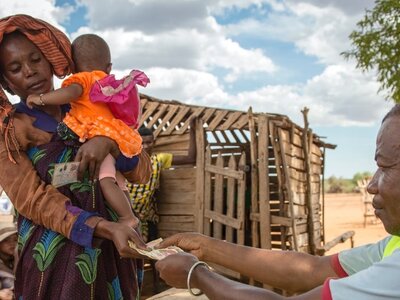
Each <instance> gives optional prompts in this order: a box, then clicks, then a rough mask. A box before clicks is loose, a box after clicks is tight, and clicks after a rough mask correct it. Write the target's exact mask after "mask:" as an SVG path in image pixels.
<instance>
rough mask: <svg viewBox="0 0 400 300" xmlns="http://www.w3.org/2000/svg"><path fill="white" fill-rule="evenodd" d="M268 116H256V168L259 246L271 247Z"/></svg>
mask: <svg viewBox="0 0 400 300" xmlns="http://www.w3.org/2000/svg"><path fill="white" fill-rule="evenodd" d="M268 146H269V130H268V117H267V116H266V115H260V116H259V117H258V170H259V174H258V175H259V177H258V180H259V183H260V186H259V200H258V202H259V205H260V206H259V208H260V236H261V239H260V241H261V248H264V249H271V215H270V206H269V172H268Z"/></svg>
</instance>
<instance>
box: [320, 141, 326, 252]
mask: <svg viewBox="0 0 400 300" xmlns="http://www.w3.org/2000/svg"><path fill="white" fill-rule="evenodd" d="M325 151H326V148H325V146H324V148H323V152H322V183H321V184H322V186H321V193H322V243H323V245H325Z"/></svg>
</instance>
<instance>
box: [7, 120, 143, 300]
mask: <svg viewBox="0 0 400 300" xmlns="http://www.w3.org/2000/svg"><path fill="white" fill-rule="evenodd" d="M62 124H63V123H60V125H59V126H58V132H56V133H54V135H53V138H52V140H51V142H50V143H48V144H44V145H41V146H39V147H35V148H32V149H30V151H29V152H28V155H29V157H30V158H31V160H32V163H33V164H34V166H35V169H36V170H37V172H38V174H39V176H40V178H41V179H42V180H43V181H45V182H47V183H50V182H51V180H52V174H53V171H54V164H55V163H61V162H69V161H72V160H73V159H74V157H75V154H76V152H77V151H78V149H79V146H80V143H79V142H78V139H77V138H76V136H75V135H74V134H73V133H72V132H71V131H70V130H68V128H67V127H66V126H65V125H64V126H63V125H62ZM59 191H60V192H61V193H63V194H64V195H66V196H67V197H69V199H70V200H71V204H72V206H74V207H78V208H81V209H83V210H84V211H86V212H87V214H95V215H99V216H101V217H104V218H106V219H108V220H113V221H116V220H117V218H118V217H117V215H116V214H115V213H114V212H113V211H112V210H111V208H109V207H108V206H107V204H106V202H105V201H104V200H103V196H102V193H101V189H100V186H99V184H98V183H93V184H92V183H89V180H88V177H87V176H85V178H84V180H83V181H82V182H79V183H72V184H69V185H65V186H62V187H60V188H59ZM41 209H43V210H46V207H43V208H41ZM78 234H79V233H78ZM18 235H19V236H18V250H19V257H20V259H19V261H18V265H17V270H16V282H15V297H16V299H18V300H20V299H68V300H69V299H96V300H97V299H139V298H140V285H141V282H142V279H143V265H142V264H143V262H142V260H134V259H127V258H124V259H121V258H120V256H119V254H118V251H117V250H116V248H115V246H114V244H113V242H112V241H109V240H97V241H94V242H93V244H95V246H94V247H93V248H89V247H83V246H81V245H79V244H77V243H75V242H73V241H72V240H69V239H67V238H65V237H64V236H62V235H60V234H58V233H56V232H54V231H52V230H50V229H47V228H44V227H43V226H40V225H37V224H34V223H33V222H32V221H30V220H29V219H27V218H25V217H24V216H22V215H19V216H18Z"/></svg>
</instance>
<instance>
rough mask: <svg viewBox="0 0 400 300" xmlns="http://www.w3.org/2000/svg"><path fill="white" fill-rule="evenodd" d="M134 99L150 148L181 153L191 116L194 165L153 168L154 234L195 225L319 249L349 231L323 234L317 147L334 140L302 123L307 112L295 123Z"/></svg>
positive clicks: (286, 246)
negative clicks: (328, 237)
mask: <svg viewBox="0 0 400 300" xmlns="http://www.w3.org/2000/svg"><path fill="white" fill-rule="evenodd" d="M141 99H142V106H143V114H142V118H141V124H143V125H144V126H146V127H148V128H152V129H153V132H154V136H155V138H156V140H155V146H154V151H155V152H171V153H174V154H185V153H186V152H187V149H188V141H189V134H188V133H189V131H188V126H189V123H190V121H191V119H192V118H194V117H197V118H198V120H197V126H196V141H197V161H196V165H195V166H183V167H180V168H175V169H169V170H164V171H163V172H162V175H161V182H160V191H159V193H158V195H157V201H158V211H159V215H160V222H159V224H158V230H159V233H160V236H161V237H166V236H169V235H171V234H173V233H176V232H183V231H198V232H201V233H204V234H206V235H209V236H213V237H216V238H219V239H225V240H227V241H230V242H234V243H237V244H242V245H244V244H247V245H251V246H254V247H261V248H267V249H282V250H296V251H302V252H307V253H312V254H320V255H322V254H323V253H324V252H325V251H326V250H328V249H329V248H331V247H332V246H334V245H335V244H337V243H338V242H340V241H344V240H345V239H347V238H349V237H352V235H353V234H354V232H348V233H345V234H343V235H342V236H340V237H338V238H336V239H335V240H334V241H331V242H329V243H327V242H326V241H325V238H324V221H323V220H324V216H323V211H324V209H323V208H324V197H323V187H322V182H323V177H324V163H325V151H326V149H327V148H331V149H333V148H335V146H334V145H330V144H327V143H325V142H323V141H322V140H321V138H320V137H319V136H317V135H316V134H314V133H313V132H312V131H311V129H309V128H308V122H307V111H303V114H304V119H305V125H304V128H302V127H301V126H299V125H296V124H295V123H293V122H292V121H291V120H290V119H289V118H288V117H287V116H285V115H279V114H270V113H252V110H251V108H250V109H249V111H248V112H243V111H235V110H229V109H219V108H212V107H203V106H195V105H188V104H183V103H180V102H177V101H163V100H159V99H156V98H153V97H149V96H146V95H141ZM299 113H300V112H299ZM227 273H228V274H229V272H227ZM230 275H232V276H235V274H230ZM236 275H237V274H236ZM235 277H237V276H235Z"/></svg>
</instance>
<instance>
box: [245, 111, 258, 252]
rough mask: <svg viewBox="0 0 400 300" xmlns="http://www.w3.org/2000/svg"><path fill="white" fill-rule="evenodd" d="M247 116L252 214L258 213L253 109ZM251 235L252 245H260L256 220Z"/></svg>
mask: <svg viewBox="0 0 400 300" xmlns="http://www.w3.org/2000/svg"><path fill="white" fill-rule="evenodd" d="M247 114H248V116H249V131H250V159H251V212H252V213H253V214H257V213H259V211H260V210H259V207H258V176H257V174H258V172H257V167H258V166H257V150H258V147H257V145H258V143H257V135H256V128H255V122H254V116H253V110H252V108H251V107H250V108H249V110H248V112H247ZM251 236H252V246H253V247H257V248H258V247H260V237H259V233H258V222H256V221H254V220H253V221H252V222H251Z"/></svg>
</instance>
